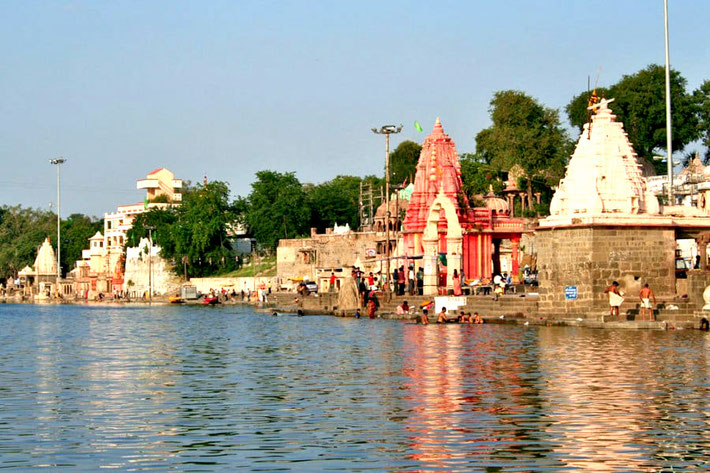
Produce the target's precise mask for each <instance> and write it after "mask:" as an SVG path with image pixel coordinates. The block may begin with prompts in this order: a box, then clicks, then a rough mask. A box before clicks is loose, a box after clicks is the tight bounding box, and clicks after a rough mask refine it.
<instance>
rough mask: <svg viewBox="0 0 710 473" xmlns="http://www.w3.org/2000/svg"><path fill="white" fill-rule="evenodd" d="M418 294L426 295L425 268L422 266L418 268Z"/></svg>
mask: <svg viewBox="0 0 710 473" xmlns="http://www.w3.org/2000/svg"><path fill="white" fill-rule="evenodd" d="M417 295H419V296H422V295H424V269H423V268H422V267H421V266H420V267H419V268H418V269H417Z"/></svg>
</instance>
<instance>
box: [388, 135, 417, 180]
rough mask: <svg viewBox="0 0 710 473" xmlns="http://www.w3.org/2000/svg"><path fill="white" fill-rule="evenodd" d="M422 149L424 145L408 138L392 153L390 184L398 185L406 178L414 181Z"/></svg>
mask: <svg viewBox="0 0 710 473" xmlns="http://www.w3.org/2000/svg"><path fill="white" fill-rule="evenodd" d="M421 151H422V147H421V146H420V145H419V144H418V143H415V142H414V141H410V140H406V141H403V142H401V143H400V144H399V145H398V146H397V148H396V149H395V150H394V151H392V152H391V153H390V184H391V185H392V186H398V185H400V184H402V183H403V182H404V181H405V180H406V181H407V182H414V175H415V174H416V172H417V163H418V162H419V154H420V153H421Z"/></svg>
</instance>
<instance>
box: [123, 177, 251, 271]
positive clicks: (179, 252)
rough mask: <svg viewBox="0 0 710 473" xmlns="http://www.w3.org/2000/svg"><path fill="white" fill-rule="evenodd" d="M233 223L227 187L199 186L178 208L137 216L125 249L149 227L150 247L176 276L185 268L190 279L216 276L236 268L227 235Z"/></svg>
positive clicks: (211, 184) (218, 183)
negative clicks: (156, 251) (151, 246)
mask: <svg viewBox="0 0 710 473" xmlns="http://www.w3.org/2000/svg"><path fill="white" fill-rule="evenodd" d="M235 221H236V213H235V210H234V205H233V204H232V203H231V202H230V200H229V186H228V185H227V184H226V183H224V182H221V181H212V182H209V183H207V184H204V185H203V184H198V185H197V186H195V187H191V188H189V189H188V191H187V192H185V193H184V194H183V199H182V203H181V204H180V205H179V206H177V207H168V208H165V209H157V208H155V209H151V210H150V211H149V212H146V213H143V214H140V215H138V216H137V217H136V220H135V221H134V223H133V227H132V228H131V229H130V230H129V231H128V234H127V238H126V245H127V246H137V245H138V243H139V241H140V239H141V238H146V237H148V230H147V227H148V226H152V227H154V230H153V232H152V234H153V243H154V244H156V245H158V246H160V255H161V256H162V257H163V258H165V259H166V260H167V261H169V262H170V264H171V265H172V266H173V268H174V269H175V271H176V272H180V270H181V269H182V268H183V267H185V269H186V271H187V274H188V276H190V277H192V276H207V275H211V274H218V273H220V272H226V271H231V270H233V269H235V268H236V266H237V265H236V261H235V259H234V256H233V252H232V246H231V242H230V241H229V238H228V235H227V231H228V229H229V228H230V226H232V225H233V224H234V222H235ZM183 265H184V266H183Z"/></svg>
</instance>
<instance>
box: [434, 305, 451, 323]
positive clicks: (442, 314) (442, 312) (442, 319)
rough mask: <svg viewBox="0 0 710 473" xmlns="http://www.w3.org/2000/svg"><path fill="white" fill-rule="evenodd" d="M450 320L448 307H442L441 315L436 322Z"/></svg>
mask: <svg viewBox="0 0 710 473" xmlns="http://www.w3.org/2000/svg"><path fill="white" fill-rule="evenodd" d="M448 321H449V319H447V318H446V307H442V308H441V312H439V316H438V317H437V318H436V323H437V324H445V323H447V322H448Z"/></svg>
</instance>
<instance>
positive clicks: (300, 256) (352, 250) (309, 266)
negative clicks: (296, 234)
mask: <svg viewBox="0 0 710 473" xmlns="http://www.w3.org/2000/svg"><path fill="white" fill-rule="evenodd" d="M370 248H377V238H376V235H375V233H374V232H368V233H359V232H351V233H346V234H344V235H336V234H332V235H331V234H328V235H315V236H314V237H312V238H302V239H292V240H280V241H279V246H278V248H277V249H276V265H277V266H276V267H277V274H278V275H279V277H280V278H282V279H288V278H301V277H304V276H308V277H309V278H310V279H315V278H316V276H317V275H316V274H314V271H315V269H317V268H339V267H342V266H352V265H353V264H354V263H355V261H356V260H357V259H359V260H360V261H361V262H364V261H365V260H366V259H367V256H366V254H365V253H366V251H365V250H367V249H370ZM304 250H305V251H304Z"/></svg>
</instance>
